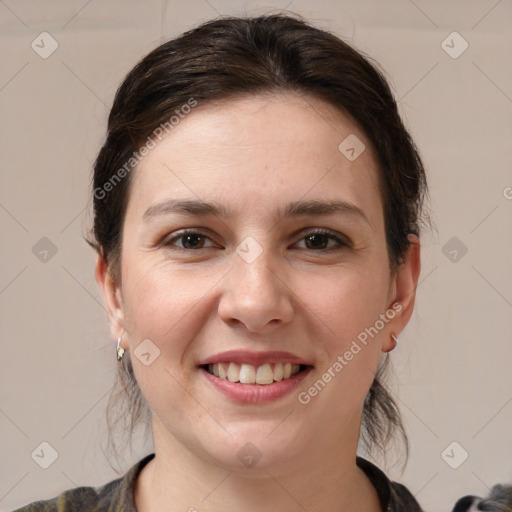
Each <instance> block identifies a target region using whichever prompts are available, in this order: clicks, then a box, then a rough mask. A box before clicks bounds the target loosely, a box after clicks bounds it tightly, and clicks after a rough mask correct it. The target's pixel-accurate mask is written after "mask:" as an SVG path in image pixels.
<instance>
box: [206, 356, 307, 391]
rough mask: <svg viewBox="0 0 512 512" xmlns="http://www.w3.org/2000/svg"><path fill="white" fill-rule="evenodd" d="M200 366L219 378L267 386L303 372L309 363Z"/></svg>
mask: <svg viewBox="0 0 512 512" xmlns="http://www.w3.org/2000/svg"><path fill="white" fill-rule="evenodd" d="M200 368H202V369H203V370H205V371H206V372H208V373H209V374H210V375H213V376H215V377H217V378H219V379H221V380H226V381H229V382H232V383H239V384H245V385H253V386H268V385H270V384H273V383H275V382H281V381H283V380H288V379H291V378H293V377H295V376H296V375H298V374H300V373H302V372H305V371H306V370H308V369H309V368H312V367H311V366H310V365H305V364H295V363H290V362H287V363H264V364H259V365H255V364H250V363H236V362H233V361H223V362H217V363H208V364H203V365H200Z"/></svg>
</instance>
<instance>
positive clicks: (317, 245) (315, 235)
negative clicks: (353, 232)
mask: <svg viewBox="0 0 512 512" xmlns="http://www.w3.org/2000/svg"><path fill="white" fill-rule="evenodd" d="M300 242H304V243H305V246H306V247H305V248H306V249H312V250H317V251H328V250H329V249H333V248H334V247H336V246H338V248H340V247H349V244H348V243H346V242H344V241H343V240H342V239H341V238H339V237H337V236H335V235H333V234H331V233H329V232H323V231H318V232H317V231H313V232H311V233H309V234H307V235H306V236H305V237H303V238H301V239H300V241H299V243H300ZM329 242H332V243H333V244H332V245H331V246H329ZM333 245H334V247H333Z"/></svg>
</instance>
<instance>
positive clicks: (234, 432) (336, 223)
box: [96, 93, 420, 512]
mask: <svg viewBox="0 0 512 512" xmlns="http://www.w3.org/2000/svg"><path fill="white" fill-rule="evenodd" d="M349 134H355V135H356V136H357V137H358V138H359V139H360V140H361V141H362V142H363V143H364V144H365V146H366V150H365V151H364V152H363V153H362V154H361V155H360V156H359V157H358V158H357V159H356V160H354V161H353V162H351V161H349V160H348V159H347V158H346V157H345V156H344V155H343V154H342V153H340V151H339V150H338V146H339V144H340V142H341V141H343V140H344V139H345V138H346V137H347V136H348V135H349ZM132 172H134V174H133V176H132V179H133V182H132V184H131V195H130V199H129V203H128V208H127V212H126V216H125V219H124V225H123V241H122V259H121V278H120V280H119V282H118V283H116V282H114V280H113V279H112V277H111V274H110V272H109V271H108V268H107V265H106V264H105V262H104V261H103V260H102V259H101V258H100V257H98V261H97V265H96V278H97V281H98V283H99V285H100V287H101V288H102V291H103V294H104V298H105V302H106V304H107V308H108V311H109V317H110V321H111V334H112V337H113V338H114V339H117V337H118V336H122V339H123V342H122V346H123V347H124V348H125V349H126V351H127V352H130V353H133V351H134V350H135V349H136V347H137V346H138V345H139V344H140V343H141V341H142V340H144V339H150V340H151V341H152V342H153V343H154V344H155V345H156V346H158V348H159V350H160V351H161V352H160V356H159V357H158V358H156V359H155V361H154V362H153V363H152V364H150V365H149V366H145V365H144V364H142V363H141V362H140V361H139V359H138V358H137V357H134V356H133V354H132V361H133V366H134V372H135V375H136V378H137V381H138V383H139V385H140V388H141V390H142V393H143V395H144V397H145V398H146V400H147V402H148V403H149V406H150V408H151V410H152V413H153V418H152V428H153V437H154V445H155V453H156V457H155V459H153V460H152V461H151V462H150V463H149V464H148V465H147V466H146V467H145V468H144V470H143V471H142V473H141V475H140V476H139V478H138V480H137V486H136V490H135V500H136V505H137V508H138V510H140V511H146V510H148V511H149V510H151V511H153V512H155V511H160V510H162V511H163V510H170V508H169V506H170V504H172V510H183V511H185V510H194V509H192V508H190V507H195V508H196V509H197V510H198V511H201V512H203V511H214V510H216V511H218V510H224V511H228V512H230V511H235V510H236V511H239V510H245V511H253V510H254V511H256V510H258V511H260V510H262V509H264V510H269V509H271V510H283V511H290V512H292V511H299V510H300V511H303V510H308V511H310V512H314V511H324V512H326V511H327V512H329V511H332V512H334V511H339V510H345V511H356V510H367V511H379V510H381V507H380V505H379V502H378V497H377V494H376V491H375V489H374V488H373V486H372V485H371V483H370V481H369V480H368V479H367V477H366V476H365V474H364V473H363V472H362V471H361V470H360V469H359V468H358V467H357V466H356V462H355V457H356V450H357V443H358V439H359V429H360V424H361V411H362V407H363V401H364V398H365V396H366V394H367V392H368V390H369V388H370V386H371V383H372V380H373V378H374V375H375V373H376V371H377V367H378V363H379V360H380V358H381V355H382V352H383V351H389V350H391V349H392V348H393V344H392V340H391V334H392V333H394V334H396V335H398V334H399V333H400V332H401V331H402V330H403V328H404V327H405V326H406V324H407V322H408V321H409V318H410V316H411V313H412V310H413V306H414V297H415V289H416V285H417V281H418V275H419V272H420V246H419V241H418V239H417V238H416V237H412V236H411V237H410V240H411V242H412V243H411V245H410V248H409V251H408V254H407V257H406V259H405V261H404V262H403V264H402V265H401V266H400V267H399V269H398V272H396V273H392V272H391V271H390V268H389V260H388V254H387V249H386V239H385V231H384V216H383V205H382V199H381V194H380V192H379V190H378V186H377V176H378V174H377V173H378V169H377V165H376V159H375V156H374V154H373V150H372V147H371V144H370V142H369V140H368V139H367V137H366V136H365V134H364V133H363V132H362V131H361V130H360V129H359V128H358V126H357V125H356V124H355V123H354V122H353V121H351V119H350V118H348V117H347V116H346V115H343V114H342V113H341V112H339V111H338V110H337V109H335V108H334V107H332V106H331V105H329V104H327V103H325V102H323V101H321V100H318V99H315V98H312V97H308V96H298V95H295V94H292V93H287V94H282V95H276V94H274V95H265V96H263V95H260V96H250V97H241V98H237V99H230V100H227V101H224V102H222V103H220V104H217V105H213V104H207V105H204V106H198V107H196V108H195V109H194V110H193V111H192V112H191V113H190V114H188V115H187V116H186V117H185V119H183V120H182V121H181V122H180V124H179V125H178V126H176V127H175V129H174V130H173V131H172V133H171V134H170V135H169V136H168V137H167V138H165V139H163V140H162V141H161V142H159V143H158V144H157V146H156V148H155V149H153V150H152V151H150V153H149V154H148V155H147V156H146V157H145V159H144V161H143V162H142V163H141V164H140V166H139V168H137V169H136V170H135V171H132ZM171 198H172V199H191V200H199V199H200V200H202V201H206V202H212V201H216V202H217V203H220V204H222V205H224V206H225V207H229V209H231V210H232V214H233V215H232V216H231V217H224V216H217V215H202V216H194V215H191V214H182V213H168V214H165V215H157V216H155V217H153V218H151V219H150V220H148V221H144V220H143V218H142V217H143V215H144V212H145V211H146V210H147V209H148V208H149V207H151V206H153V205H155V204H157V203H160V202H162V201H165V200H168V199H171ZM312 199H316V200H318V201H326V200H343V201H346V202H348V203H351V204H353V205H355V206H357V207H358V208H359V209H360V210H362V212H363V213H364V216H366V218H367V221H366V220H364V218H363V216H358V215H354V214H348V213H344V212H341V213H340V212H338V213H335V214H329V215H315V216H313V215H302V216H295V217H291V218H287V219H282V218H281V216H280V212H281V211H282V210H283V209H284V207H285V206H286V205H287V204H288V203H291V202H294V201H299V200H312ZM183 228H194V229H197V230H199V231H200V232H202V233H204V234H205V235H206V238H200V239H199V242H198V240H197V239H195V241H194V243H193V244H192V248H190V247H191V246H190V245H185V246H184V245H183V244H186V243H187V240H184V239H183V238H179V237H178V231H179V230H181V229H183ZM316 228H324V229H328V230H331V231H333V232H334V235H335V236H339V237H340V238H341V239H342V240H344V241H347V242H349V246H344V245H340V244H339V243H337V242H336V240H334V239H331V238H329V237H325V236H320V238H318V237H317V238H316V239H315V241H316V242H317V244H318V243H320V245H321V244H322V243H325V244H328V245H327V246H325V247H326V249H328V250H326V251H323V252H322V251H321V250H319V249H318V248H316V247H318V245H312V244H311V243H308V242H307V240H306V239H305V237H306V235H309V234H310V233H311V231H312V230H314V229H316ZM173 237H174V240H171V241H170V239H171V238H173ZM246 237H253V238H254V239H255V240H257V242H258V243H259V244H260V246H261V248H262V250H263V252H262V253H261V255H260V256H259V257H258V258H256V260H255V261H253V262H252V263H247V262H246V261H245V260H244V259H242V258H241V257H240V256H239V255H238V254H237V253H236V248H237V246H239V244H241V243H242V241H243V240H244V239H246ZM166 241H167V243H168V244H169V245H167V246H166V245H165V244H164V242H166ZM197 246H199V248H195V247H197ZM183 247H187V248H183ZM322 247H324V246H322ZM395 302H398V303H400V304H401V306H402V309H401V311H400V312H398V313H396V315H395V317H394V318H393V319H392V320H390V321H389V322H388V323H386V324H385V326H384V328H383V329H382V330H381V331H379V334H378V335H377V336H375V337H374V338H373V339H371V341H370V342H369V343H368V344H367V346H365V347H364V348H363V349H362V350H361V351H360V352H359V353H358V354H357V355H356V356H354V358H353V359H352V360H351V361H350V362H349V364H347V365H346V366H345V367H344V368H343V370H342V371H341V372H339V373H337V374H336V377H335V378H333V379H332V380H331V382H329V383H328V385H326V386H325V388H324V389H323V390H322V391H321V392H320V393H318V395H317V396H315V397H314V398H312V399H311V401H310V403H308V404H307V405H303V404H301V403H299V401H298V399H297V395H298V393H299V392H300V391H304V390H307V389H308V388H309V387H311V386H312V385H313V383H314V382H315V381H317V380H318V379H319V378H321V376H322V374H323V373H324V372H325V371H326V370H327V368H329V367H330V366H332V364H333V363H334V361H336V359H337V357H338V356H340V355H343V354H344V353H345V352H346V351H347V350H348V349H349V347H350V345H351V343H352V341H353V340H354V339H356V337H357V335H358V334H359V333H360V332H362V331H364V329H365V328H367V327H370V326H373V325H374V324H375V322H376V320H378V319H379V315H380V314H382V313H384V312H385V311H386V310H388V309H390V308H391V307H392V304H393V303H395ZM232 349H247V350H251V351H256V352H258V351H259V352H261V351H267V350H285V351H289V352H292V353H293V354H296V355H298V356H300V357H302V358H304V359H305V360H307V361H308V362H310V364H312V365H313V366H314V368H313V370H312V372H311V373H310V374H309V375H308V376H307V377H306V379H305V380H304V381H303V382H302V383H301V385H300V386H299V389H298V390H297V391H296V392H295V391H294V392H292V393H291V394H290V395H287V396H285V397H282V398H280V399H278V400H277V401H275V402H270V403H266V404H240V403H236V402H234V401H233V400H230V399H229V398H228V397H226V396H224V395H222V394H221V393H219V392H218V391H217V390H216V389H215V388H214V387H213V386H212V385H211V384H210V383H209V382H207V380H206V379H205V378H204V375H203V374H202V373H201V371H200V370H198V368H197V365H198V363H199V361H201V360H203V359H205V358H207V357H209V356H212V355H214V354H217V353H219V352H223V351H226V350H232ZM247 442H251V443H252V444H254V445H255V446H256V447H257V449H258V450H259V452H260V453H261V459H260V460H259V461H258V462H257V464H256V465H254V466H253V467H251V468H247V467H245V466H244V465H243V464H242V463H241V461H240V460H239V459H238V457H237V452H238V450H240V449H241V448H242V447H243V446H244V445H245V444H246V443H247Z"/></svg>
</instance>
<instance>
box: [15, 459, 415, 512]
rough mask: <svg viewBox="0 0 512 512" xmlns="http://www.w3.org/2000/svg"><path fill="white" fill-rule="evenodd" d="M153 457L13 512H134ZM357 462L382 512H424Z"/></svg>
mask: <svg viewBox="0 0 512 512" xmlns="http://www.w3.org/2000/svg"><path fill="white" fill-rule="evenodd" d="M154 456H155V454H154V453H152V454H150V455H147V456H146V457H144V458H143V459H142V460H140V461H139V462H137V464H135V465H134V466H133V467H132V468H131V469H130V470H129V471H128V472H127V473H126V474H125V475H124V476H123V477H121V478H118V479H117V480H112V482H109V483H108V484H105V485H102V486H101V487H77V488H76V489H70V490H68V491H64V492H62V493H61V494H59V495H58V496H56V497H55V498H53V499H51V500H45V501H35V502H33V503H30V504H29V505H25V506H24V507H22V508H19V509H17V510H15V511H14V512H84V511H90V512H137V509H136V508H135V500H134V497H133V492H134V487H135V481H136V480H137V476H138V475H139V473H140V472H141V470H142V468H143V467H144V466H145V465H146V464H147V463H148V462H149V461H150V460H151V459H153V457H154ZM357 465H358V466H359V467H360V468H361V469H362V470H363V471H364V472H365V473H366V475H367V476H368V478H369V479H370V481H371V482H372V484H373V485H374V487H375V489H376V490H377V494H378V495H379V499H380V502H381V505H382V510H383V511H384V512H423V510H422V508H421V507H420V506H419V505H418V502H417V501H416V500H415V499H414V497H413V496H412V494H411V493H410V492H409V491H408V490H407V489H406V488H405V487H404V486H403V485H401V484H398V483H396V482H391V481H390V480H389V479H388V478H387V477H386V475H385V474H384V473H383V472H382V471H381V470H380V469H379V468H378V467H377V466H374V465H373V464H372V463H371V462H369V461H367V460H365V459H363V458H361V457H358V458H357Z"/></svg>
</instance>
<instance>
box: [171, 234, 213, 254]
mask: <svg viewBox="0 0 512 512" xmlns="http://www.w3.org/2000/svg"><path fill="white" fill-rule="evenodd" d="M207 241H210V237H208V236H206V235H205V234H203V233H201V232H199V231H182V232H181V233H178V234H177V235H175V236H173V237H171V238H168V239H167V240H166V241H165V242H164V243H163V245H164V246H165V247H168V248H175V247H177V248H178V249H188V250H194V249H207V248H208V247H213V245H214V244H213V243H212V242H211V241H210V243H209V244H208V245H206V243H207Z"/></svg>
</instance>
